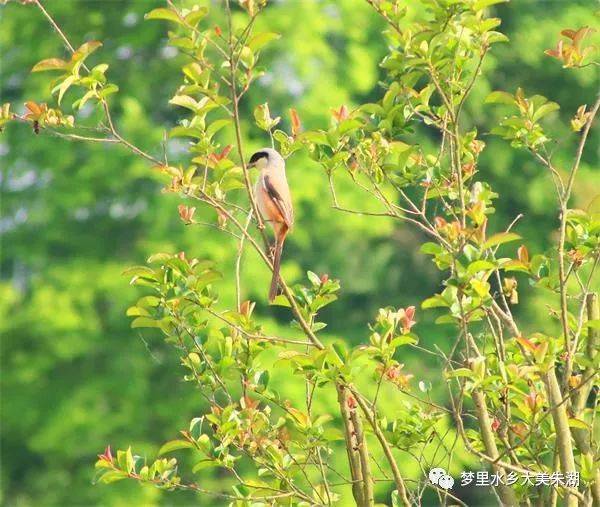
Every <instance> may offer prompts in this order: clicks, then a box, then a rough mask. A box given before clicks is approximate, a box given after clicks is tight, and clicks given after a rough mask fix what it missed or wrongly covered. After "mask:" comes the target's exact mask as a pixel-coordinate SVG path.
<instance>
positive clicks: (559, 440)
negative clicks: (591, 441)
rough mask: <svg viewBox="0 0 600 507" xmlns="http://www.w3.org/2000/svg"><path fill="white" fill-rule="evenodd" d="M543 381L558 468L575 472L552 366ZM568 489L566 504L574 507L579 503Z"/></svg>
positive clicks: (568, 429)
mask: <svg viewBox="0 0 600 507" xmlns="http://www.w3.org/2000/svg"><path fill="white" fill-rule="evenodd" d="M544 383H545V384H546V391H547V393H548V403H549V405H550V412H551V414H552V419H553V421H554V427H555V430H556V445H557V446H558V456H559V458H560V468H561V471H562V472H563V473H564V474H567V473H569V472H575V471H576V467H575V457H574V455H573V444H572V442H571V430H570V428H569V416H568V414H567V409H566V406H565V404H564V403H563V399H562V394H561V392H560V386H559V384H558V379H557V377H556V371H555V370H554V366H552V368H551V369H550V370H549V371H548V372H547V373H545V374H544ZM572 489H573V488H571V489H569V494H568V498H567V505H568V506H569V507H575V506H577V505H578V504H579V501H578V500H577V497H576V496H575V495H574V494H573V493H572Z"/></svg>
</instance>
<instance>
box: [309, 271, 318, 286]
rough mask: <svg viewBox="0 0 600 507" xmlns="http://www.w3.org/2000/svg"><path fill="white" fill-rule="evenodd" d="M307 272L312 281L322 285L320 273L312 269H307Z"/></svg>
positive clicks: (314, 283)
mask: <svg viewBox="0 0 600 507" xmlns="http://www.w3.org/2000/svg"><path fill="white" fill-rule="evenodd" d="M306 274H307V276H308V279H309V280H310V283H312V284H313V285H316V286H319V285H321V278H320V277H319V275H317V274H316V273H313V272H312V271H307V273H306Z"/></svg>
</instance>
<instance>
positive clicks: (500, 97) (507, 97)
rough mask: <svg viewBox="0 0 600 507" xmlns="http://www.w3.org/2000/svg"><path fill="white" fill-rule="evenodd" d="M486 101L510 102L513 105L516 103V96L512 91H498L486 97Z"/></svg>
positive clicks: (487, 102) (492, 102)
mask: <svg viewBox="0 0 600 507" xmlns="http://www.w3.org/2000/svg"><path fill="white" fill-rule="evenodd" d="M485 103H486V104H508V105H511V106H512V105H514V103H515V98H514V97H513V96H512V95H511V94H510V93H507V92H502V91H496V92H492V93H490V94H489V95H488V96H487V97H486V99H485Z"/></svg>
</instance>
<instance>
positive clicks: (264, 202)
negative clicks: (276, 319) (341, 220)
mask: <svg viewBox="0 0 600 507" xmlns="http://www.w3.org/2000/svg"><path fill="white" fill-rule="evenodd" d="M248 165H249V167H255V168H257V169H258V170H259V171H260V174H259V176H258V180H257V181H256V186H255V198H256V204H257V207H258V211H259V213H260V214H261V216H262V218H263V220H264V221H265V222H269V223H270V224H271V226H272V227H273V232H274V233H275V244H274V245H273V249H272V254H273V278H272V279H271V286H270V289H269V302H271V303H272V302H273V300H274V299H275V297H276V296H277V286H278V283H279V267H280V265H281V253H282V251H283V243H284V241H285V238H286V237H287V235H288V233H289V232H290V231H291V230H292V227H293V225H294V209H293V206H292V197H291V195H290V187H289V186H288V182H287V178H286V175H285V160H284V158H283V157H282V156H281V154H279V152H277V150H274V149H273V148H262V149H260V150H258V151H257V152H255V153H254V154H253V155H252V156H251V157H250V162H249V164H248Z"/></svg>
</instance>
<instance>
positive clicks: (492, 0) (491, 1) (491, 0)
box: [473, 0, 508, 11]
mask: <svg viewBox="0 0 600 507" xmlns="http://www.w3.org/2000/svg"><path fill="white" fill-rule="evenodd" d="M506 2H508V0H478V1H477V2H475V3H474V4H473V10H474V11H480V10H482V9H485V8H486V7H490V6H492V5H496V4H501V3H506Z"/></svg>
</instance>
